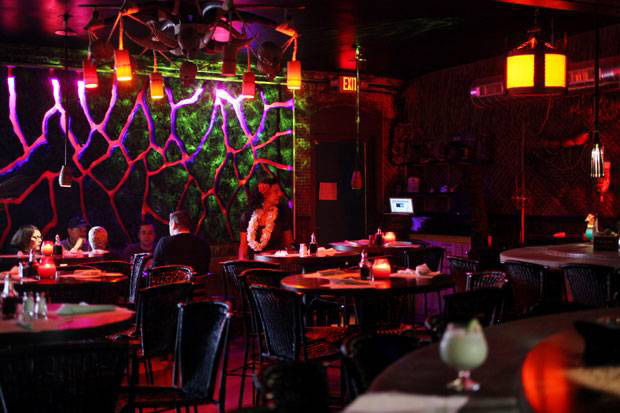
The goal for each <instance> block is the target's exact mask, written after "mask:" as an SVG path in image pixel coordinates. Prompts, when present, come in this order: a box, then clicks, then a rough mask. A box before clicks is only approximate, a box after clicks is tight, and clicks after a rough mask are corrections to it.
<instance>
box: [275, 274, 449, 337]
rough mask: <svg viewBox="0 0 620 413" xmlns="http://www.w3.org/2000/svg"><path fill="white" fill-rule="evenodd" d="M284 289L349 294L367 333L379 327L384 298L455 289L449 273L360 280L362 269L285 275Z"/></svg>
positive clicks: (319, 294) (310, 292) (324, 293)
mask: <svg viewBox="0 0 620 413" xmlns="http://www.w3.org/2000/svg"><path fill="white" fill-rule="evenodd" d="M280 284H281V286H282V288H284V289H286V290H289V291H294V292H298V293H301V294H304V295H308V296H321V295H329V296H350V297H353V299H354V301H355V307H356V311H357V317H358V322H359V324H360V328H361V330H362V331H364V332H373V331H376V329H377V322H378V321H379V320H378V319H377V316H378V312H377V311H376V307H377V306H378V305H380V304H381V303H382V302H385V298H388V297H394V296H396V295H402V294H415V293H427V292H438V291H441V290H443V289H447V288H453V287H454V281H453V279H452V277H451V276H449V275H447V274H439V275H436V276H434V277H429V278H427V279H423V280H422V279H418V278H416V277H411V276H406V277H405V276H397V275H393V276H391V277H389V278H385V279H377V280H375V281H368V280H360V278H359V271H354V272H346V271H342V272H338V271H319V272H318V273H313V274H297V275H290V276H288V277H284V278H283V279H282V281H280Z"/></svg>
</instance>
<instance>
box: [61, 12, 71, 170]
mask: <svg viewBox="0 0 620 413" xmlns="http://www.w3.org/2000/svg"><path fill="white" fill-rule="evenodd" d="M69 17H70V15H69V12H68V11H66V12H65V14H64V15H63V19H64V23H65V35H64V39H63V40H64V47H65V68H64V69H65V70H64V71H65V73H64V75H65V76H64V78H65V87H66V86H67V84H68V83H69V48H68V45H67V37H68V33H69V32H68V30H69V27H68V22H69ZM67 92H68V91H67V90H65V93H63V94H62V106H63V107H64V108H65V163H64V165H65V166H67V141H68V140H69V109H68V108H67Z"/></svg>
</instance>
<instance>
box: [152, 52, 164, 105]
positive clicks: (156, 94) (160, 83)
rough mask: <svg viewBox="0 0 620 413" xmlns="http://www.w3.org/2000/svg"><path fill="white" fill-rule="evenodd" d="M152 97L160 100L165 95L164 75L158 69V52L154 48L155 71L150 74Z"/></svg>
mask: <svg viewBox="0 0 620 413" xmlns="http://www.w3.org/2000/svg"><path fill="white" fill-rule="evenodd" d="M149 87H150V89H151V99H153V100H158V99H161V98H163V97H164V76H163V75H162V74H161V73H159V72H158V71H157V52H155V51H154V50H153V73H151V74H150V75H149Z"/></svg>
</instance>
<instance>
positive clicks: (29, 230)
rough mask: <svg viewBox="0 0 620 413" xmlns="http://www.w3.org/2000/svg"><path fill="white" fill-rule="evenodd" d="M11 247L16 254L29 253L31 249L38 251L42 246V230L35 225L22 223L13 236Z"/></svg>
mask: <svg viewBox="0 0 620 413" xmlns="http://www.w3.org/2000/svg"><path fill="white" fill-rule="evenodd" d="M11 247H12V248H13V251H12V252H13V253H15V254H17V253H18V252H21V253H23V254H25V255H28V254H30V251H34V252H35V253H38V252H39V248H41V231H39V228H37V227H35V226H34V225H22V226H21V227H19V229H18V230H17V232H15V235H13V238H11Z"/></svg>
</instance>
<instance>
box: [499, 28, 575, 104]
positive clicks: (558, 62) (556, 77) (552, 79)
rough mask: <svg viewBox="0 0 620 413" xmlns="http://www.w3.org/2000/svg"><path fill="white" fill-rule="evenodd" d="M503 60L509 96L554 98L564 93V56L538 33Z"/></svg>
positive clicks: (537, 29) (531, 31) (532, 33)
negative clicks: (546, 96) (549, 96)
mask: <svg viewBox="0 0 620 413" xmlns="http://www.w3.org/2000/svg"><path fill="white" fill-rule="evenodd" d="M528 34H529V39H528V41H526V42H525V43H523V44H522V45H520V46H519V47H517V48H515V49H513V50H511V51H510V52H509V53H508V57H507V58H506V91H507V92H508V94H509V95H515V96H531V95H555V94H561V93H564V92H565V91H566V73H567V70H566V66H567V61H566V54H565V53H564V52H563V51H562V50H560V49H559V48H556V47H554V46H553V45H551V44H550V43H547V42H545V41H544V40H542V36H541V30H540V29H539V28H538V27H536V28H534V29H532V30H530V31H529V33H528Z"/></svg>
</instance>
